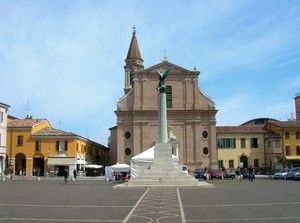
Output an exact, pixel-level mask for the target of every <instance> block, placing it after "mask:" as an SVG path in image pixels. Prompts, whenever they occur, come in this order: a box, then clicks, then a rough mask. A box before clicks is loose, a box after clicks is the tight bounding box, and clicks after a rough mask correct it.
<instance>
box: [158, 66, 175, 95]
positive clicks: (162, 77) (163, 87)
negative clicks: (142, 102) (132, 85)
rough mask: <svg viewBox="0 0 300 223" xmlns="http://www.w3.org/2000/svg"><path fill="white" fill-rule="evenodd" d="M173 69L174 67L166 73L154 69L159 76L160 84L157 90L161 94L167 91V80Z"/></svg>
mask: <svg viewBox="0 0 300 223" xmlns="http://www.w3.org/2000/svg"><path fill="white" fill-rule="evenodd" d="M172 69H173V67H171V68H169V69H168V70H166V71H160V70H157V69H154V70H155V71H156V72H157V73H158V74H159V83H158V87H157V88H156V89H157V91H158V92H159V93H162V92H164V91H165V90H166V89H167V85H165V79H166V78H167V76H168V74H169V73H170V71H171V70H172Z"/></svg>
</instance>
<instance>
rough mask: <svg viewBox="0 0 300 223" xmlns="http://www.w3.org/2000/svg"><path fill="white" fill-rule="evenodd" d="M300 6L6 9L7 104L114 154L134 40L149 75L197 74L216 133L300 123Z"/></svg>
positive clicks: (2, 61) (69, 4) (152, 0)
mask: <svg viewBox="0 0 300 223" xmlns="http://www.w3.org/2000/svg"><path fill="white" fill-rule="evenodd" d="M299 12H300V1H298V0H289V1H282V0H275V1H270V0H265V1H261V0H249V1H248V0H243V1H241V0H226V1H225V0H211V1H206V0H189V1H186V0H173V1H161V0H148V1H138V0H136V1H134V0H126V1H121V0H101V1H97V0H85V1H81V0H73V1H69V0H54V1H50V0H45V1H37V0H35V1H31V0H27V1H23V0H20V1H16V0H10V1H5V0H0V80H1V81H0V83H1V91H0V102H2V103H5V104H8V105H10V106H11V107H10V109H9V115H11V116H14V117H17V118H25V117H26V116H27V115H29V116H32V117H33V118H46V119H48V120H49V121H50V122H51V124H52V126H53V127H54V128H57V129H61V130H63V131H68V132H73V133H76V134H78V135H80V136H83V137H86V138H89V139H91V140H93V141H95V142H98V143H101V144H103V145H107V139H108V137H109V134H110V132H109V128H111V127H113V126H115V125H116V115H115V113H114V111H115V110H116V108H117V105H116V104H117V102H118V100H119V99H120V98H121V97H122V96H123V95H124V90H123V89H124V77H125V76H124V65H125V61H124V60H125V59H126V56H127V52H128V48H129V44H130V41H131V37H132V31H133V30H132V27H133V26H135V27H136V31H137V33H136V37H137V40H138V44H139V48H140V52H141V55H142V58H143V60H144V67H145V68H148V67H150V66H153V65H155V64H158V63H160V62H162V60H163V57H164V51H166V52H165V54H166V56H167V58H168V61H169V62H171V63H173V64H176V65H178V66H180V67H183V68H185V69H188V70H193V69H194V67H195V66H196V68H197V70H199V71H200V72H201V73H200V77H199V88H200V89H201V90H202V91H203V92H205V94H207V95H208V96H210V97H211V98H212V99H213V100H214V102H215V106H216V109H218V113H217V116H216V119H217V126H237V125H240V124H242V123H244V122H246V121H248V120H251V119H255V118H274V119H278V120H280V121H286V120H288V119H289V118H291V114H290V113H293V114H294V117H295V103H294V98H295V95H296V93H298V92H300V13H299Z"/></svg>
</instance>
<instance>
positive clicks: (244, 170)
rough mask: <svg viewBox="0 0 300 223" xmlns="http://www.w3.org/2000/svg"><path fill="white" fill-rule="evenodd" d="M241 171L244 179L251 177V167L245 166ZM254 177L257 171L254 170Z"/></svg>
mask: <svg viewBox="0 0 300 223" xmlns="http://www.w3.org/2000/svg"><path fill="white" fill-rule="evenodd" d="M241 173H242V176H243V179H245V178H249V169H247V168H244V169H242V171H241ZM252 178H253V179H255V173H254V171H253V176H252Z"/></svg>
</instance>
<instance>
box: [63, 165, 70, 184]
mask: <svg viewBox="0 0 300 223" xmlns="http://www.w3.org/2000/svg"><path fill="white" fill-rule="evenodd" d="M68 177H69V170H68V169H67V168H65V169H64V180H65V183H68Z"/></svg>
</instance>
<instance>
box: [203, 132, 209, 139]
mask: <svg viewBox="0 0 300 223" xmlns="http://www.w3.org/2000/svg"><path fill="white" fill-rule="evenodd" d="M202 137H203V138H204V139H206V138H207V137H208V131H206V130H204V131H203V132H202Z"/></svg>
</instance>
